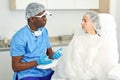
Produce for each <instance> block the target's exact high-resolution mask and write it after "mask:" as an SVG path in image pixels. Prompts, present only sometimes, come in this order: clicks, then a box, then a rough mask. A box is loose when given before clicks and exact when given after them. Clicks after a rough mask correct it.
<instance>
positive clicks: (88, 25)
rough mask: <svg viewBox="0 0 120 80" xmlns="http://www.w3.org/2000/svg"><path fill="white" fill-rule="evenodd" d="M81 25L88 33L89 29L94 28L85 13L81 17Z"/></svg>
mask: <svg viewBox="0 0 120 80" xmlns="http://www.w3.org/2000/svg"><path fill="white" fill-rule="evenodd" d="M81 26H82V29H83V30H84V31H85V32H87V33H89V32H90V31H91V30H94V28H93V23H92V22H91V20H90V19H89V18H88V16H86V15H84V16H83V18H82V22H81Z"/></svg>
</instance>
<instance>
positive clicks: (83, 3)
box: [75, 0, 99, 9]
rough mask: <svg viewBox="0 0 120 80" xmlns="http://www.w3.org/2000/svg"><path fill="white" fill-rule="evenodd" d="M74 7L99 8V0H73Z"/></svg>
mask: <svg viewBox="0 0 120 80" xmlns="http://www.w3.org/2000/svg"><path fill="white" fill-rule="evenodd" d="M75 9H99V0H75Z"/></svg>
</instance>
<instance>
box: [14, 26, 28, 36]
mask: <svg viewBox="0 0 120 80" xmlns="http://www.w3.org/2000/svg"><path fill="white" fill-rule="evenodd" d="M26 30H27V27H26V26H23V27H22V28H20V29H19V30H18V31H17V32H16V33H15V34H14V35H13V38H15V37H23V35H24V34H25V32H26Z"/></svg>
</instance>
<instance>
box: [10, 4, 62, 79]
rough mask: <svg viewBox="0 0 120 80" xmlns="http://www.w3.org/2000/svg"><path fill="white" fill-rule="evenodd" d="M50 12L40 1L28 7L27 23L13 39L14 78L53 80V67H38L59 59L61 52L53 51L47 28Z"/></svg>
mask: <svg viewBox="0 0 120 80" xmlns="http://www.w3.org/2000/svg"><path fill="white" fill-rule="evenodd" d="M46 15H48V12H47V11H46V10H45V7H44V6H43V5H42V4H39V3H30V4H29V5H28V6H27V7H26V18H27V21H28V23H27V25H25V26H24V27H22V28H21V29H20V30H19V31H18V32H17V33H16V34H15V35H14V36H13V38H12V40H11V49H10V55H11V56H12V69H13V71H14V78H13V80H51V76H52V75H53V73H54V71H53V70H52V69H38V68H37V67H36V66H37V65H47V64H50V63H52V60H53V59H59V58H60V57H61V56H62V53H61V52H59V51H58V52H55V53H54V52H53V51H52V48H51V45H50V40H49V36H48V31H47V29H46V28H45V25H46V21H47V18H46Z"/></svg>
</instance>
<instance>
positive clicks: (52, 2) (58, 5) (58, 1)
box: [48, 0, 74, 9]
mask: <svg viewBox="0 0 120 80" xmlns="http://www.w3.org/2000/svg"><path fill="white" fill-rule="evenodd" d="M48 9H74V0H48Z"/></svg>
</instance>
